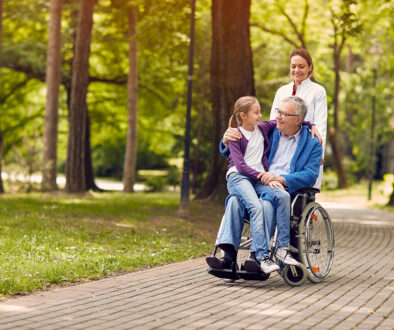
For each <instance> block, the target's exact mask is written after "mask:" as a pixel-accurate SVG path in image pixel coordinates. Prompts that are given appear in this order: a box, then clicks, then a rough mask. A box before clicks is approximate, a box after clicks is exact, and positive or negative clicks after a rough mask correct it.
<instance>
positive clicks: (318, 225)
mask: <svg viewBox="0 0 394 330" xmlns="http://www.w3.org/2000/svg"><path fill="white" fill-rule="evenodd" d="M298 233H299V240H298V252H299V257H300V260H301V262H302V263H303V264H304V265H305V266H306V268H307V270H308V279H309V280H310V281H311V282H312V283H319V282H321V281H322V280H323V279H324V278H325V277H326V276H327V275H328V273H329V272H330V270H331V267H332V264H333V261H334V250H335V246H334V245H335V243H334V230H333V228H332V223H331V220H330V217H329V215H328V213H327V211H326V210H325V209H324V208H323V207H322V206H321V205H320V204H319V203H316V202H312V203H309V204H308V205H307V206H306V208H305V209H304V211H303V213H302V219H301V222H300V224H299V228H298Z"/></svg>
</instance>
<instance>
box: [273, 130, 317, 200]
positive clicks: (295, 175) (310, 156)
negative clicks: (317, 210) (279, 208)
mask: <svg viewBox="0 0 394 330" xmlns="http://www.w3.org/2000/svg"><path fill="white" fill-rule="evenodd" d="M270 142H271V152H270V154H269V157H268V164H269V165H270V164H271V163H272V160H273V159H274V156H275V153H276V150H277V149H278V143H279V130H278V129H277V128H276V129H275V130H274V132H273V133H272V135H271V138H270ZM322 154H323V148H322V146H321V145H320V143H319V140H318V138H316V137H315V138H314V139H312V137H311V132H309V130H308V127H306V126H303V127H302V128H301V132H300V140H299V141H298V144H297V148H296V150H295V152H294V155H293V158H292V159H291V161H290V173H288V174H281V176H283V177H284V178H285V180H286V185H287V187H288V191H289V193H290V194H292V195H293V194H294V193H295V192H296V191H298V190H300V189H301V188H307V187H313V185H314V184H315V182H316V179H317V177H318V176H319V170H320V161H321V157H322Z"/></svg>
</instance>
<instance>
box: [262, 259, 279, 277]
mask: <svg viewBox="0 0 394 330" xmlns="http://www.w3.org/2000/svg"><path fill="white" fill-rule="evenodd" d="M260 267H261V270H262V271H263V272H264V273H266V274H269V273H272V272H274V271H275V270H279V266H278V265H277V264H276V263H274V262H273V261H272V260H271V259H270V258H268V257H264V258H263V259H261V263H260Z"/></svg>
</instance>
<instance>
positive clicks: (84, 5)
mask: <svg viewBox="0 0 394 330" xmlns="http://www.w3.org/2000/svg"><path fill="white" fill-rule="evenodd" d="M95 4H96V0H82V1H81V9H80V12H79V20H78V31H77V41H76V45H75V55H74V61H73V76H72V83H71V102H70V114H69V132H68V146H67V163H66V191H67V192H84V191H86V190H87V185H86V164H85V162H86V157H87V147H86V145H87V144H86V137H87V134H86V127H87V121H88V116H87V104H86V95H87V90H88V84H89V56H90V42H91V37H92V28H93V10H94V6H95Z"/></svg>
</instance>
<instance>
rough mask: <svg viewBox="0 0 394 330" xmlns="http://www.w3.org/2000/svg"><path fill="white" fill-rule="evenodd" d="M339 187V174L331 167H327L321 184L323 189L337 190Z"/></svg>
mask: <svg viewBox="0 0 394 330" xmlns="http://www.w3.org/2000/svg"><path fill="white" fill-rule="evenodd" d="M337 188H338V177H337V174H336V173H335V172H334V171H333V170H331V169H329V168H326V169H325V170H324V173H323V182H322V186H321V190H322V191H325V190H335V189H337Z"/></svg>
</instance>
